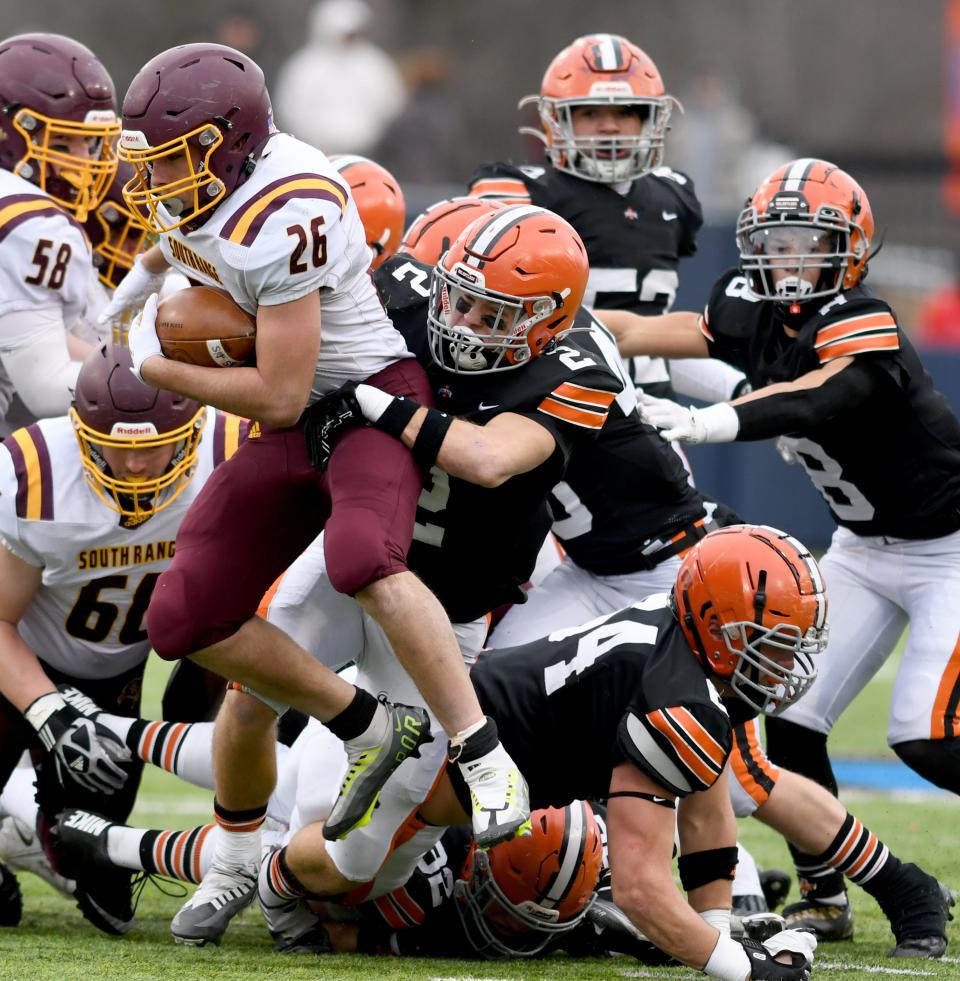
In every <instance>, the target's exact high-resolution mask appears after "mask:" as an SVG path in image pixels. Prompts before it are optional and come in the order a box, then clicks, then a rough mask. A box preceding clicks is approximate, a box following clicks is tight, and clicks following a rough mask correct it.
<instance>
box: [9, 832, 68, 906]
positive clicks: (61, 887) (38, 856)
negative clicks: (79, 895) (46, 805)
mask: <svg viewBox="0 0 960 981" xmlns="http://www.w3.org/2000/svg"><path fill="white" fill-rule="evenodd" d="M0 859H3V860H4V861H5V862H6V863H7V865H9V866H10V868H11V869H12V870H13V871H14V872H32V873H33V874H34V875H38V876H40V878H41V879H43V881H44V882H47V883H49V884H50V885H51V886H53V888H54V889H56V890H58V891H59V892H62V893H63V894H64V895H65V896H72V895H73V890H74V888H75V886H76V883H75V882H74V881H73V880H72V879H68V878H65V877H64V876H62V875H60V874H59V873H58V872H56V871H55V870H54V868H53V866H52V865H51V864H50V859H49V858H47V855H46V852H44V850H43V846H42V845H41V844H40V836H39V835H38V834H37V833H36V832H35V831H34V830H33V828H30V827H28V826H27V825H26V824H24V823H23V822H22V821H20V820H19V819H17V818H15V817H14V816H13V815H12V814H8V815H7V816H6V817H5V818H3V820H0Z"/></svg>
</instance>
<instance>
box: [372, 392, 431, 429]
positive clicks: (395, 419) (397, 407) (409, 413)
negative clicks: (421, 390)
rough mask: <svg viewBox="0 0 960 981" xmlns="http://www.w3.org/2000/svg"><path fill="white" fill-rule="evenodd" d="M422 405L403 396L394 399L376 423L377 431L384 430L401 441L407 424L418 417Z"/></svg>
mask: <svg viewBox="0 0 960 981" xmlns="http://www.w3.org/2000/svg"><path fill="white" fill-rule="evenodd" d="M419 408H420V403H419V402H415V401H414V400H413V399H405V398H404V397H403V396H402V395H397V396H395V397H394V399H393V401H392V402H391V403H390V404H389V405H388V406H387V407H386V408H385V409H384V410H383V414H382V415H381V416H380V418H379V419H378V420H377V421H376V422H375V423H374V425H375V426H376V427H377V429H382V430H383V431H384V432H385V433H387V434H388V435H390V436H394V437H396V438H397V439H400V437H401V436H403V431H404V429H406V428H407V423H408V422H409V421H410V420H411V419H412V418H413V417H414V416H415V415H416V413H417V409H419Z"/></svg>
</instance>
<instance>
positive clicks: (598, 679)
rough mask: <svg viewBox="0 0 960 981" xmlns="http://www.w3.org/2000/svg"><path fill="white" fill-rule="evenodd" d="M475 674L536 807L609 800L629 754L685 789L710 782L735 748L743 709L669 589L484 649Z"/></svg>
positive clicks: (655, 775) (674, 787)
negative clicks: (727, 698) (688, 633)
mask: <svg viewBox="0 0 960 981" xmlns="http://www.w3.org/2000/svg"><path fill="white" fill-rule="evenodd" d="M470 677H471V680H472V681H473V686H474V688H475V689H476V692H477V697H478V698H479V700H480V705H481V707H482V708H483V711H484V712H485V713H486V714H487V715H489V716H491V717H492V718H493V719H494V720H495V721H496V723H497V728H498V730H499V732H500V739H501V741H502V742H503V745H504V746H505V747H506V749H507V751H508V752H509V753H510V755H511V756H512V757H513V759H514V761H515V762H516V764H517V766H518V768H519V769H520V772H521V773H523V774H524V775H525V776H526V778H527V780H528V782H529V785H530V797H531V805H532V806H533V807H535V808H536V807H549V806H554V807H556V806H563V805H564V804H566V803H567V802H569V801H571V800H576V799H578V798H579V799H588V798H593V799H603V798H605V797H606V796H607V794H608V793H609V790H610V778H611V774H612V772H613V769H614V767H616V766H618V765H619V764H620V763H623V762H630V763H632V764H633V765H634V766H636V767H638V768H639V769H640V770H642V771H643V772H644V773H646V774H648V775H649V776H650V777H651V778H652V779H653V780H655V781H656V782H657V783H659V784H660V785H662V786H663V787H664V788H666V789H667V790H670V791H672V792H673V793H675V794H677V795H678V796H681V797H684V796H686V795H687V794H689V793H691V792H693V791H696V790H704V789H706V788H707V787H710V786H711V785H712V784H713V783H714V782H715V781H716V779H717V778H718V777H719V775H720V772H721V771H722V769H723V766H724V763H725V762H726V759H727V756H728V755H729V753H730V748H731V745H732V724H731V714H733V716H734V718H733V723H736V722H738V721H739V720H740V718H742V717H744V716H743V715H737V712H736V711H735V710H734V706H733V705H731V706H729V707H728V706H727V705H726V704H725V703H724V702H723V701H722V700H721V698H720V696H719V694H718V693H717V690H716V688H715V687H714V685H713V684H712V683H711V682H710V681H709V680H708V678H707V676H706V674H705V673H704V671H703V669H702V668H701V667H700V665H699V663H698V661H697V660H696V658H695V657H694V655H693V653H692V652H691V651H690V647H689V645H688V644H687V641H686V639H685V638H684V636H683V633H682V631H681V630H680V626H679V624H678V623H677V621H676V618H675V617H674V614H673V611H672V610H671V609H670V605H669V596H668V595H667V594H658V595H655V596H651V597H648V598H647V599H645V600H642V601H640V602H639V603H636V604H634V605H633V606H630V607H627V608H626V609H623V610H620V611H618V612H617V613H613V614H611V615H609V616H606V617H603V618H600V619H598V620H594V621H592V622H591V623H587V624H584V625H582V626H580V627H574V628H571V629H569V630H558V631H555V632H554V633H552V634H550V635H549V636H548V637H545V638H542V639H541V640H536V641H533V642H532V643H530V644H525V645H524V646H522V647H512V648H504V649H502V650H495V651H489V652H486V653H484V654H482V655H481V657H480V658H479V660H478V661H477V663H476V664H475V665H474V667H473V670H472V671H471V674H470ZM733 701H738V700H733ZM741 704H745V703H741Z"/></svg>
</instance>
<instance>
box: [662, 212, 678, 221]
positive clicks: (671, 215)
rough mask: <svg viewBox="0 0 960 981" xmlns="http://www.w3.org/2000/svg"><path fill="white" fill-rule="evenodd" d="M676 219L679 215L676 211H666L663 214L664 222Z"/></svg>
mask: <svg viewBox="0 0 960 981" xmlns="http://www.w3.org/2000/svg"><path fill="white" fill-rule="evenodd" d="M676 219H677V213H676V211H664V212H663V220H664V221H676Z"/></svg>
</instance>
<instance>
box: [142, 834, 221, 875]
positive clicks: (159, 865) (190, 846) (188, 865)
mask: <svg viewBox="0 0 960 981" xmlns="http://www.w3.org/2000/svg"><path fill="white" fill-rule="evenodd" d="M216 827H217V826H216V825H215V824H204V825H201V826H200V827H198V828H188V829H187V830H186V831H147V832H145V833H144V835H143V838H142V839H141V841H140V864H141V866H142V867H143V870H144V871H145V872H151V873H157V874H159V875H167V876H171V877H172V878H174V879H180V880H181V881H183V882H199V881H200V880H201V879H202V878H203V874H204V872H206V871H207V869H208V868H209V867H210V861H211V859H212V857H213V847H214V839H215V838H216V835H213V836H211V834H210V832H211V831H214V830H216ZM205 846H206V847H205ZM205 852H206V854H204V853H205Z"/></svg>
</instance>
